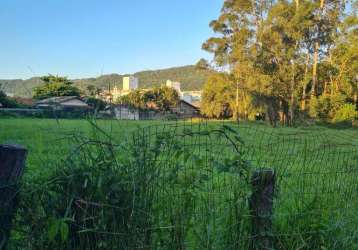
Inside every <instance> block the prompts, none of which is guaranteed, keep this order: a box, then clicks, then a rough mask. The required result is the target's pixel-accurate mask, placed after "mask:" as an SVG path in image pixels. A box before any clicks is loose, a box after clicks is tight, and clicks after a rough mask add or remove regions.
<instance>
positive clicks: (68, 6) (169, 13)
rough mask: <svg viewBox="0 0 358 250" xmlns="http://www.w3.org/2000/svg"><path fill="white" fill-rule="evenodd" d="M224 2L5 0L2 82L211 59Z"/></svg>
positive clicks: (0, 16)
mask: <svg viewBox="0 0 358 250" xmlns="http://www.w3.org/2000/svg"><path fill="white" fill-rule="evenodd" d="M221 5H222V0H0V24H1V25H0V79H19V78H22V79H26V78H30V77H33V76H40V75H47V74H55V75H61V76H67V77H69V78H71V79H73V78H83V77H94V76H98V75H101V74H110V73H119V74H121V73H135V72H137V71H142V70H151V69H161V68H168V67H174V66H182V65H188V64H195V63H196V62H197V61H198V60H199V59H200V58H209V59H210V58H211V55H209V54H207V53H206V52H204V51H202V50H201V44H202V43H203V42H204V41H205V40H206V39H207V38H209V37H210V36H212V35H213V34H212V31H211V30H210V28H209V22H210V21H211V20H213V19H215V18H217V17H218V15H219V11H220V8H221Z"/></svg>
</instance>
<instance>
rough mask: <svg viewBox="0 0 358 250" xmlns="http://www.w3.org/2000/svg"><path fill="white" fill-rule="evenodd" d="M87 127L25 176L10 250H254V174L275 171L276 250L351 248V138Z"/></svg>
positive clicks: (236, 129) (219, 128) (207, 126)
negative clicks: (250, 206) (251, 201)
mask: <svg viewBox="0 0 358 250" xmlns="http://www.w3.org/2000/svg"><path fill="white" fill-rule="evenodd" d="M88 124H89V126H88V127H87V128H86V132H85V133H84V132H83V131H80V130H77V131H73V130H72V131H68V133H67V136H66V140H62V143H61V144H59V145H57V146H56V144H53V145H52V148H50V149H48V150H50V151H51V152H52V153H53V152H56V153H57V155H56V157H59V156H62V157H59V160H56V159H54V158H52V160H51V161H50V162H51V165H52V166H50V167H48V166H47V165H46V163H47V162H46V161H44V162H43V165H41V166H38V171H34V172H33V173H32V174H31V175H28V176H27V177H26V176H25V181H24V183H23V185H22V189H21V192H20V194H21V197H20V202H21V203H20V206H19V208H20V209H19V211H18V213H17V216H16V221H15V227H14V230H13V232H12V241H11V244H10V245H11V246H12V248H18V249H251V248H252V246H253V245H252V244H251V243H252V236H251V235H250V234H251V231H252V230H251V218H250V211H249V209H248V199H249V197H250V195H251V192H252V190H251V186H250V183H249V180H250V177H251V172H252V171H253V170H255V169H257V168H273V169H275V171H276V174H277V186H276V187H277V190H276V197H275V200H274V214H273V228H272V232H270V233H271V235H272V239H273V241H274V246H275V248H276V249H339V248H340V249H356V246H357V245H358V231H357V230H356V224H357V222H358V216H357V215H356V212H355V211H356V210H357V208H358V202H357V200H356V199H355V197H356V195H357V191H358V185H357V182H356V177H357V168H356V166H357V161H358V153H357V152H358V151H357V147H356V145H355V138H356V137H355V134H356V132H355V131H354V130H345V131H342V135H341V136H337V135H336V134H335V133H337V131H335V130H330V129H325V130H323V128H320V129H318V131H316V130H315V129H307V128H302V129H300V128H298V129H286V128H279V129H276V130H274V129H271V128H268V127H266V126H264V125H257V124H249V125H247V124H243V125H240V126H237V125H235V124H231V123H222V122H208V123H182V122H177V123H170V124H165V125H158V124H155V125H153V126H146V127H145V128H137V129H132V132H130V133H129V132H128V133H125V132H124V133H122V135H123V136H118V134H119V133H118V131H119V130H118V128H113V130H112V128H108V127H107V128H104V127H103V126H102V124H100V123H98V122H96V121H89V122H88ZM120 130H121V131H125V128H121V129H120ZM113 131H117V132H116V133H113ZM41 140H45V138H42V139H41ZM40 144H41V143H40ZM66 145H67V146H66ZM41 147H42V150H46V147H44V146H43V145H42V146H41ZM57 147H58V148H57ZM56 148H57V149H56ZM38 153H39V154H40V152H38ZM52 153H51V154H52ZM45 169H46V171H45ZM44 172H45V173H44Z"/></svg>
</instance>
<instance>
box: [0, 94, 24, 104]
mask: <svg viewBox="0 0 358 250" xmlns="http://www.w3.org/2000/svg"><path fill="white" fill-rule="evenodd" d="M0 104H1V105H2V107H3V108H18V107H19V106H20V105H19V104H18V103H17V102H16V101H15V100H13V99H10V98H9V97H7V96H6V94H5V93H4V92H2V91H0Z"/></svg>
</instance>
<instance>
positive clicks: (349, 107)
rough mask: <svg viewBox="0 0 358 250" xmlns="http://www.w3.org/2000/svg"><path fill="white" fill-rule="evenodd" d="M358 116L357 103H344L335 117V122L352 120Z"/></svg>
mask: <svg viewBox="0 0 358 250" xmlns="http://www.w3.org/2000/svg"><path fill="white" fill-rule="evenodd" d="M357 116H358V112H357V110H356V107H355V105H353V104H344V105H343V106H341V107H340V108H339V109H338V110H337V112H336V113H335V115H334V117H333V122H348V121H349V122H352V121H354V120H355V119H356V117H357Z"/></svg>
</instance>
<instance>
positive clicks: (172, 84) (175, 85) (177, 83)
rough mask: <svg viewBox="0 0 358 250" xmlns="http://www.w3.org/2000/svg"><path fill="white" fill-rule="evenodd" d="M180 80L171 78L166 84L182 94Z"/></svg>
mask: <svg viewBox="0 0 358 250" xmlns="http://www.w3.org/2000/svg"><path fill="white" fill-rule="evenodd" d="M180 85H181V84H180V82H173V81H171V80H167V84H166V86H167V87H169V88H173V89H175V90H176V91H178V94H179V95H181V89H180Z"/></svg>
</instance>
